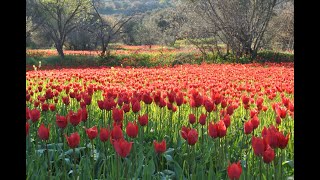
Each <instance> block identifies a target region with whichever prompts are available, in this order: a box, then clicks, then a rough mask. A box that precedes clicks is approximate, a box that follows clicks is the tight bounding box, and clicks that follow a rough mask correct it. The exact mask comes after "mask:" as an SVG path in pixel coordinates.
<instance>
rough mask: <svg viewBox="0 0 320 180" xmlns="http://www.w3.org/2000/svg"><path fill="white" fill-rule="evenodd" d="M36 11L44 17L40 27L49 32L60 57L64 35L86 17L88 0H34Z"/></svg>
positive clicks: (62, 56) (62, 55)
mask: <svg viewBox="0 0 320 180" xmlns="http://www.w3.org/2000/svg"><path fill="white" fill-rule="evenodd" d="M35 2H36V3H37V7H38V8H37V11H38V12H37V13H38V14H39V16H41V18H42V19H44V21H43V24H42V26H41V29H42V30H43V31H46V32H49V36H50V38H51V39H52V40H53V42H54V44H55V48H56V49H57V51H58V54H59V55H60V57H61V58H62V59H64V52H63V45H64V43H65V41H66V37H67V35H68V34H69V33H71V32H72V31H73V30H74V29H75V28H76V27H77V26H78V25H79V24H81V23H79V22H80V21H83V20H84V19H85V18H86V15H87V11H88V10H89V8H90V7H89V1H88V0H35Z"/></svg>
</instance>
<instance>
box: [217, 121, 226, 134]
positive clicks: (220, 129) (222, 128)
mask: <svg viewBox="0 0 320 180" xmlns="http://www.w3.org/2000/svg"><path fill="white" fill-rule="evenodd" d="M217 126H218V137H220V138H222V137H224V136H225V135H226V134H227V127H226V125H225V124H224V122H223V120H220V121H219V122H218V123H217Z"/></svg>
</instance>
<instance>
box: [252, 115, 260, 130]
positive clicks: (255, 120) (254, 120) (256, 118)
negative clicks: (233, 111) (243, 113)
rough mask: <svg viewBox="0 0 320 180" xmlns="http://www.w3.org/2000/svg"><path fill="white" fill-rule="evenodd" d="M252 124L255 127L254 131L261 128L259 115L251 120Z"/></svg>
mask: <svg viewBox="0 0 320 180" xmlns="http://www.w3.org/2000/svg"><path fill="white" fill-rule="evenodd" d="M251 123H252V125H253V129H256V128H257V127H258V126H259V124H260V121H259V119H258V116H257V115H255V116H253V118H252V119H251Z"/></svg>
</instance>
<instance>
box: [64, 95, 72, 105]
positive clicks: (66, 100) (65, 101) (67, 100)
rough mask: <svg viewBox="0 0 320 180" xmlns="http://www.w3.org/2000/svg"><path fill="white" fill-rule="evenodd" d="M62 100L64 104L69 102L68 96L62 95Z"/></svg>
mask: <svg viewBox="0 0 320 180" xmlns="http://www.w3.org/2000/svg"><path fill="white" fill-rule="evenodd" d="M62 102H63V103H64V104H65V105H69V104H70V99H69V96H64V97H62Z"/></svg>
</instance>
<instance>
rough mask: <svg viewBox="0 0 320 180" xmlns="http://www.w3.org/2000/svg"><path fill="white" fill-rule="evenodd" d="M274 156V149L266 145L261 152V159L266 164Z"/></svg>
mask: <svg viewBox="0 0 320 180" xmlns="http://www.w3.org/2000/svg"><path fill="white" fill-rule="evenodd" d="M274 157H275V154H274V150H273V149H272V148H271V147H270V146H268V147H267V149H266V150H265V151H264V152H263V161H264V162H265V163H267V164H268V163H270V162H271V161H273V159H274Z"/></svg>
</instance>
